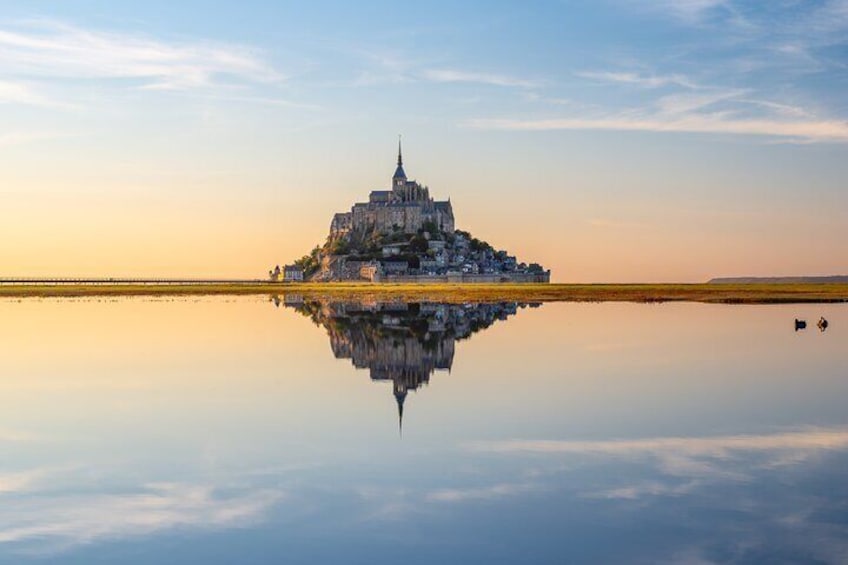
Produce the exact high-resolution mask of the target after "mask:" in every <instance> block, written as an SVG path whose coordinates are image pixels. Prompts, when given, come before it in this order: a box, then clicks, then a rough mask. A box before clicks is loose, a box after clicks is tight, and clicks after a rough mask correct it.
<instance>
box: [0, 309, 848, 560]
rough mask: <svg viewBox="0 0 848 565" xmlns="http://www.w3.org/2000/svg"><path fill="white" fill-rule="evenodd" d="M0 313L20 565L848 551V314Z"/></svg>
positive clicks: (808, 555)
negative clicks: (822, 324) (823, 326)
mask: <svg viewBox="0 0 848 565" xmlns="http://www.w3.org/2000/svg"><path fill="white" fill-rule="evenodd" d="M822 315H824V316H825V317H826V318H828V320H829V321H830V327H829V328H828V329H827V331H825V332H820V331H819V330H818V329H817V328H816V327H815V322H816V321H817V320H818V318H819V316H822ZM796 317H799V318H806V319H807V321H808V322H809V325H808V328H807V329H806V330H803V331H798V332H796V331H795V330H794V318H796ZM0 320H2V323H0V343H2V346H0V347H2V350H0V351H2V355H0V414H2V416H0V418H2V419H0V450H2V451H0V562H3V563H28V562H60V563H87V564H88V563H115V562H121V563H267V562H274V563H282V562H285V563H333V562H336V563H369V564H371V563H377V564H380V563H434V562H437V563H566V562H594V563H640V562H645V563H655V562H734V563H747V562H752V563H753V562H771V563H774V562H808V561H813V562H830V563H838V562H845V561H846V560H848V483H846V481H845V471H846V469H848V410H846V408H845V406H846V399H848V362H846V361H848V353H846V347H845V346H846V336H848V332H846V328H848V306H846V305H786V306H783V305H781V306H725V305H704V304H661V305H641V304H616V303H607V304H545V305H542V306H538V305H536V306H535V307H534V306H530V305H527V306H521V305H514V304H499V305H487V306H438V305H415V304H413V305H403V304H400V305H398V304H394V305H392V304H389V305H387V304H376V303H364V304H363V303H345V304H329V303H315V302H310V301H302V300H301V299H299V298H298V297H289V298H288V299H287V300H277V301H274V300H269V299H268V298H267V297H241V298H189V299H144V298H131V299H115V300H23V301H14V300H3V301H0ZM401 412H402V422H401V419H400V418H401ZM401 425H402V428H401Z"/></svg>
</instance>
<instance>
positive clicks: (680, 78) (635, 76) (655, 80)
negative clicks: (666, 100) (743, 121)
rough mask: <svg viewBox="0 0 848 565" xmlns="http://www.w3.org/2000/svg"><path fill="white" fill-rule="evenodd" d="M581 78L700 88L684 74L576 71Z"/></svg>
mask: <svg viewBox="0 0 848 565" xmlns="http://www.w3.org/2000/svg"><path fill="white" fill-rule="evenodd" d="M575 74H576V75H577V76H579V77H581V78H588V79H591V80H597V81H600V82H610V83H617V84H629V85H635V86H641V87H645V88H659V87H661V86H668V85H677V86H683V87H686V88H698V85H697V84H695V83H694V82H692V81H691V80H689V79H688V78H687V77H686V76H684V75H642V74H639V73H633V72H614V71H580V72H577V73H575Z"/></svg>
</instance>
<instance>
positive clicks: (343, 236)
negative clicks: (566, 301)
mask: <svg viewBox="0 0 848 565" xmlns="http://www.w3.org/2000/svg"><path fill="white" fill-rule="evenodd" d="M269 277H270V278H271V280H273V281H286V282H300V281H312V282H330V281H367V282H392V283H419V282H421V283H423V282H430V283H438V282H475V283H502V282H509V283H548V282H550V278H551V273H550V271H549V270H545V269H544V268H543V267H542V266H541V265H539V264H537V263H530V264H529V265H528V264H526V263H523V262H519V261H518V260H517V259H516V257H515V256H514V255H510V254H509V253H508V252H507V251H504V250H496V249H495V248H493V247H492V246H491V245H489V244H488V243H487V242H485V241H482V240H480V239H477V238H476V237H473V236H472V235H471V234H470V233H468V232H467V231H462V230H458V229H456V227H455V225H454V215H453V206H452V205H451V202H450V199H448V200H443V201H438V200H434V199H433V197H431V196H430V189H429V188H428V187H427V186H424V185H422V184H420V183H418V182H417V181H414V180H409V179H408V178H407V176H406V172H405V171H404V169H403V154H402V152H401V146H400V142H398V158H397V168H396V169H395V172H394V175H393V176H392V184H391V188H390V189H389V190H373V191H371V193H370V195H369V197H368V202H357V203H355V204H354V205H353V206H352V207H351V209H350V211H348V212H339V213H337V214H335V215H334V216H333V219H332V222H331V223H330V232H329V234H328V235H327V239H326V241H325V242H324V244H323V245H321V246H317V247H315V248H314V249H313V250H312V252H311V253H309V254H308V255H304V256H303V257H302V258H300V259H298V260H297V261H294V262H293V263H292V264H290V265H286V266H285V267H283V268H282V269H281V268H280V266H279V265H278V266H277V267H276V268H275V269H274V270H272V271H270V272H269Z"/></svg>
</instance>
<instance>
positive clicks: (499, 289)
mask: <svg viewBox="0 0 848 565" xmlns="http://www.w3.org/2000/svg"><path fill="white" fill-rule="evenodd" d="M249 294H265V295H270V296H274V295H276V296H280V297H283V296H285V295H298V296H299V297H303V298H307V299H308V298H328V299H337V300H345V299H352V300H398V301H433V302H452V303H457V302H494V301H502V300H504V301H517V302H607V301H623V302H669V301H689V302H710V303H726V304H780V303H804V302H848V284H846V283H834V284H810V283H797V284H796V283H792V284H775V283H766V284H708V283H707V284H508V283H504V284H474V283H463V284H460V283H457V284H385V283H383V284H380V283H377V284H374V283H271V282H261V281H255V282H252V281H245V282H225V283H218V282H215V283H203V282H191V283H180V284H173V283H108V282H107V283H96V284H77V283H61V284H56V283H28V284H16V283H2V284H0V297H11V298H39V297H41V298H47V297H87V296H94V297H96V296H180V295H249Z"/></svg>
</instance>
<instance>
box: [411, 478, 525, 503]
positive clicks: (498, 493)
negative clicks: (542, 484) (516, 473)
mask: <svg viewBox="0 0 848 565" xmlns="http://www.w3.org/2000/svg"><path fill="white" fill-rule="evenodd" d="M538 488H539V485H536V484H534V483H499V484H496V485H491V486H484V487H468V488H444V489H438V490H434V491H431V492H428V493H426V494H425V496H424V498H425V500H427V501H430V502H465V501H468V500H492V499H496V498H503V497H506V496H514V495H517V494H524V493H527V492H530V491H533V490H537V489H538Z"/></svg>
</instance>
